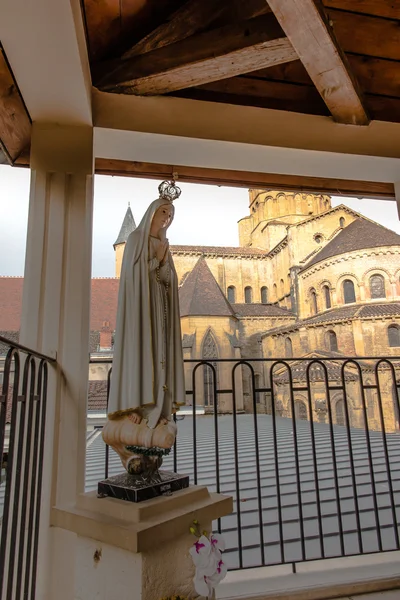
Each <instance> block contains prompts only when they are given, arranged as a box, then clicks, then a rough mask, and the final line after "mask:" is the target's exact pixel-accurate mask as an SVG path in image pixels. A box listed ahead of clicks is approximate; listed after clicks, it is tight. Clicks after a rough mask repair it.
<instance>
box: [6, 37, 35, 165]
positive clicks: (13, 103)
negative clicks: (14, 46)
mask: <svg viewBox="0 0 400 600" xmlns="http://www.w3.org/2000/svg"><path fill="white" fill-rule="evenodd" d="M30 137H31V121H30V118H29V115H28V112H27V110H26V107H25V104H24V102H23V99H22V96H21V94H20V92H19V90H18V86H17V84H16V82H15V80H14V77H13V75H12V72H11V69H10V67H9V65H8V63H7V59H6V56H5V54H4V52H3V49H2V48H1V46H0V164H13V163H14V162H15V160H16V159H17V158H18V157H19V156H20V155H21V153H22V152H23V151H24V149H25V148H26V147H27V146H28V145H29V143H30Z"/></svg>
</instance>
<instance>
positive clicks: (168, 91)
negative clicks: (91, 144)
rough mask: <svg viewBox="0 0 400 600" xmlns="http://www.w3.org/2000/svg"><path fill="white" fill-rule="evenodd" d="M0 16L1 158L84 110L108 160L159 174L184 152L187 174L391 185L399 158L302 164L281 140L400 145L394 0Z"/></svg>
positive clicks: (221, 2)
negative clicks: (40, 129)
mask: <svg viewBox="0 0 400 600" xmlns="http://www.w3.org/2000/svg"><path fill="white" fill-rule="evenodd" d="M79 2H80V6H79ZM79 8H80V9H81V10H79ZM22 15H24V18H23V19H22ZM1 17H2V18H1V20H0V40H1V44H2V47H1V52H0V163H1V162H4V161H5V160H7V161H8V162H10V163H11V164H20V165H24V166H27V165H29V142H30V132H31V121H33V122H50V123H63V122H70V123H75V124H82V123H86V124H89V123H90V124H92V125H94V127H95V128H96V127H97V128H100V129H101V135H99V136H97V138H96V145H97V148H96V172H98V173H111V174H120V173H121V174H125V175H129V176H147V177H155V178H161V177H162V178H165V177H166V176H172V174H173V172H174V169H175V170H176V167H177V165H178V167H179V169H178V171H179V179H180V180H184V181H185V180H186V181H205V182H207V183H211V182H213V183H223V184H225V185H241V186H248V187H253V188H257V187H259V188H264V187H269V188H272V189H288V188H289V189H297V190H300V189H304V190H309V191H328V192H331V193H333V192H334V191H335V190H336V191H339V192H340V193H343V194H344V195H351V194H353V195H361V196H370V197H387V198H393V197H394V188H393V185H392V184H393V183H394V182H395V181H397V180H398V172H399V171H398V168H397V167H398V165H397V166H396V165H395V164H394V163H389V162H388V161H386V162H385V163H384V164H383V163H381V164H380V165H375V168H374V169H371V168H369V167H370V164H369V163H368V161H366V160H363V161H361V162H360V161H358V159H357V160H356V159H354V160H353V161H350V160H349V159H346V163H340V165H339V164H337V163H335V161H333V160H331V159H330V157H328V156H325V157H323V166H324V168H321V164H320V161H318V160H315V158H316V157H315V156H314V157H311V155H307V165H306V167H304V165H303V161H302V156H300V155H298V154H296V155H294V154H293V153H292V154H291V155H290V154H289V153H287V152H285V153H280V154H279V153H277V152H273V148H274V147H282V148H285V149H296V150H297V149H300V150H306V151H317V152H319V153H321V152H326V153H329V152H332V153H337V154H351V155H353V156H355V155H361V156H369V157H375V156H380V157H384V158H385V159H386V158H395V159H399V158H400V151H399V149H398V148H399V144H398V143H397V142H398V141H399V140H400V85H399V83H400V27H399V23H400V6H398V3H395V2H392V1H391V0H381V1H379V2H375V1H371V0H323V1H322V2H321V1H320V0H268V1H267V0H246V2H243V1H242V0H218V2H212V1H206V0H164V1H163V2H159V1H158V0H129V2H116V1H115V0H103V1H102V2H98V1H97V0H68V1H67V0H59V1H58V2H53V1H51V0H41V1H40V2H39V0H34V1H32V2H31V3H30V4H29V6H27V5H26V3H25V2H23V0H15V1H14V2H12V1H11V0H5V3H4V8H3V9H2V15H1ZM25 17H26V19H25ZM28 17H29V19H28ZM27 20H29V28H27V27H25V25H24V23H25V22H27ZM38 39H39V40H40V41H41V43H40V44H39V45H38V44H36V43H34V40H38ZM221 105H223V106H221ZM238 109H243V110H238ZM305 117H311V118H305ZM316 117H317V119H316ZM337 124H339V125H342V124H346V125H354V126H355V127H354V128H351V129H349V128H342V129H340V128H338V126H337ZM387 124H390V125H391V126H392V127H391V128H390V129H388V127H387V126H386V125H387ZM397 124H399V126H397ZM393 125H396V127H395V128H393ZM124 130H126V131H129V132H135V139H134V141H135V143H133V141H132V142H131V143H127V138H124V140H123V141H121V140H122V134H118V136H117V134H116V133H115V132H122V131H124ZM362 130H365V131H363V132H362V133H361V131H362ZM110 132H113V134H112V135H111V133H110ZM137 133H143V134H144V133H145V134H151V135H152V136H153V143H152V146H151V148H152V149H153V148H157V152H150V151H149V148H150V145H146V141H147V139H148V138H146V139H145V138H143V137H140V136H138V135H136V134H137ZM156 136H175V138H174V140H173V141H172V140H169V142H170V144H172V143H173V144H174V146H173V149H174V150H177V149H179V152H178V151H176V152H174V153H172V152H171V145H170V146H169V147H167V145H166V144H165V145H163V144H162V143H160V142H162V141H163V139H159V138H157V137H156ZM117 137H118V141H119V149H118V151H117V150H115V149H114V148H112V145H113V144H114V142H115V140H116V139H117ZM131 137H132V136H131ZM111 138H112V139H111ZM132 139H133V137H132ZM193 139H195V140H196V141H198V140H203V142H204V140H210V139H211V140H212V141H215V140H217V141H221V142H224V143H225V142H228V143H234V144H236V145H237V148H236V147H235V148H234V150H235V152H236V149H237V152H236V154H235V153H234V152H233V150H232V148H233V147H232V146H229V148H228V147H225V146H224V147H222V146H220V147H217V146H216V145H215V144H214V145H213V146H212V151H211V150H210V148H211V146H210V145H206V144H203V145H202V146H201V153H200V154H201V157H200V154H199V152H195V153H193V154H191V152H190V151H188V140H189V141H190V140H193ZM239 143H240V144H241V145H242V147H241V148H239V145H238V144H239ZM245 144H247V149H248V152H243V149H244V145H245ZM257 145H265V146H268V148H267V149H266V151H265V153H264V155H263V157H262V155H261V152H260V151H258V157H259V160H258V161H257V160H256V158H255V157H256V151H257V150H256V146H257ZM122 147H123V150H122ZM250 147H251V148H250ZM197 148H200V146H199V144H197ZM271 148H272V150H271ZM228 150H229V151H228ZM217 154H218V160H216V158H217ZM234 154H235V156H234ZM178 155H179V156H178ZM133 156H134V158H132V157H133ZM304 156H305V155H304ZM167 157H168V159H169V160H167ZM331 158H332V157H331ZM123 159H125V161H124V160H123ZM308 159H310V160H308ZM146 161H147V162H146ZM353 163H354V164H356V163H357V165H358V164H361V163H362V168H361V167H360V169H358V168H353ZM304 164H305V163H304ZM266 165H268V169H270V170H269V171H268V172H267V167H266ZM282 165H286V166H285V167H284V166H282ZM288 165H289V166H290V168H289V166H288ZM332 165H335V168H333V167H332ZM336 166H337V168H336ZM383 167H384V168H383ZM296 171H297V172H296ZM378 171H379V172H380V173H381V172H382V171H385V173H384V174H380V175H377V174H374V172H378ZM395 172H396V173H397V179H395V175H393V173H395ZM249 173H250V175H249ZM343 173H344V175H343ZM351 173H352V175H351ZM360 173H361V174H360ZM332 179H335V180H334V181H332ZM366 184H368V185H366Z"/></svg>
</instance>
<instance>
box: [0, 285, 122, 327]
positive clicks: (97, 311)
mask: <svg viewBox="0 0 400 600" xmlns="http://www.w3.org/2000/svg"><path fill="white" fill-rule="evenodd" d="M23 283H24V279H23V277H0V331H19V328H20V322H21V306H22V287H23ZM118 288H119V279H115V278H113V277H112V278H99V279H92V296H91V307H90V310H91V319H90V321H91V322H90V329H91V330H92V331H99V330H100V329H101V328H102V327H103V323H104V322H105V321H108V322H109V327H110V329H111V331H114V329H115V321H116V316H117V304H118Z"/></svg>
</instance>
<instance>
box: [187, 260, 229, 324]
mask: <svg viewBox="0 0 400 600" xmlns="http://www.w3.org/2000/svg"><path fill="white" fill-rule="evenodd" d="M179 307H180V314H181V317H188V316H195V315H196V316H203V315H205V316H213V317H233V316H235V313H234V311H233V309H232V307H231V305H230V304H229V302H228V301H227V299H226V298H225V296H224V294H223V292H222V290H221V288H220V287H219V285H218V283H217V282H216V280H215V278H214V275H213V274H212V273H211V271H210V269H209V267H208V265H207V263H206V261H205V260H204V258H200V259H199V260H198V262H197V263H196V265H195V267H194V269H193V271H192V272H191V273H189V275H188V276H187V278H186V279H185V281H184V283H183V285H182V287H181V288H180V289H179Z"/></svg>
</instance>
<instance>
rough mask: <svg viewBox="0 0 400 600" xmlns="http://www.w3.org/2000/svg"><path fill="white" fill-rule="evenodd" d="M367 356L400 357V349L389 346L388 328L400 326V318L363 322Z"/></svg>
mask: <svg viewBox="0 0 400 600" xmlns="http://www.w3.org/2000/svg"><path fill="white" fill-rule="evenodd" d="M360 323H361V327H362V339H363V344H364V355H365V356H400V347H395V348H391V347H390V346H389V337H388V327H389V326H390V325H395V324H397V325H399V326H400V317H392V318H385V319H377V318H375V319H363V320H362V321H361V322H360Z"/></svg>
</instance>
